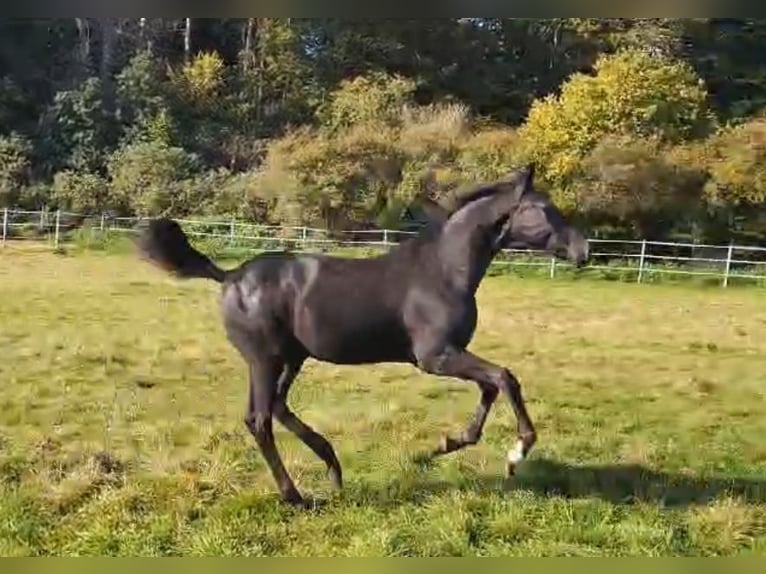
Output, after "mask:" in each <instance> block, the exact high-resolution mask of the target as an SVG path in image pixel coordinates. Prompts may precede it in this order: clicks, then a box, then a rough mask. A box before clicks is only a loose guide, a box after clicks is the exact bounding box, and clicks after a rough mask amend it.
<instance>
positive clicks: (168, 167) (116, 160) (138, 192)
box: [108, 142, 199, 216]
mask: <svg viewBox="0 0 766 574" xmlns="http://www.w3.org/2000/svg"><path fill="white" fill-rule="evenodd" d="M108 169H109V176H110V178H111V187H112V197H113V199H114V201H115V202H116V203H117V205H119V206H120V207H127V208H129V209H130V210H131V211H133V212H135V213H137V214H138V215H142V216H149V215H152V216H156V215H160V214H164V213H167V212H173V213H175V214H177V213H184V212H186V211H187V210H190V209H194V208H195V207H196V205H195V202H194V200H195V199H198V198H196V197H195V190H194V188H193V186H192V185H190V181H189V180H190V178H191V177H192V176H193V175H194V174H195V173H196V172H197V171H198V170H199V164H198V160H197V158H196V157H195V156H193V155H191V154H189V153H187V152H186V151H184V150H183V149H182V148H178V147H169V146H166V145H164V144H161V143H158V142H149V143H137V144H132V145H130V146H127V147H125V148H122V149H120V150H118V151H117V152H116V153H115V154H114V155H113V156H112V157H111V158H110V160H109V164H108Z"/></svg>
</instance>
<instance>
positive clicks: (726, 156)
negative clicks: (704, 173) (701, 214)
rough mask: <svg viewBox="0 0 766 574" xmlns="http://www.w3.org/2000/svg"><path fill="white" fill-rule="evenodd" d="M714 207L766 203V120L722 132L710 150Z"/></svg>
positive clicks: (708, 190) (708, 187) (710, 192)
mask: <svg viewBox="0 0 766 574" xmlns="http://www.w3.org/2000/svg"><path fill="white" fill-rule="evenodd" d="M707 158H708V162H709V171H710V176H711V178H710V181H709V182H708V184H707V185H706V186H705V193H706V196H707V198H708V199H709V200H710V201H711V202H713V203H722V202H726V203H731V204H742V203H748V204H763V203H766V117H758V118H755V119H753V120H752V121H749V122H747V123H744V124H740V125H737V126H731V127H726V128H724V129H722V130H721V131H720V132H719V133H718V134H716V136H715V137H714V138H711V141H710V143H709V145H708V147H707Z"/></svg>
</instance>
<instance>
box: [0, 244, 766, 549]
mask: <svg viewBox="0 0 766 574" xmlns="http://www.w3.org/2000/svg"><path fill="white" fill-rule="evenodd" d="M217 293H218V286H216V285H214V284H212V283H210V282H205V281H188V282H179V281H176V280H174V279H171V278H168V277H167V276H166V275H164V274H163V273H161V272H160V271H158V270H155V269H153V268H150V267H149V266H148V265H146V264H143V263H141V262H138V261H137V260H135V259H134V258H132V257H128V256H125V255H114V254H112V255H108V254H101V253H78V254H76V255H72V254H70V255H66V254H53V253H50V252H42V251H41V252H34V251H31V250H28V249H24V250H21V249H17V248H13V247H9V248H6V249H4V250H2V251H0V555H3V556H9V555H49V554H55V555H62V554H63V555H103V554H109V555H233V554H237V555H290V556H298V555H300V556H304V555H312V556H330V555H343V556H382V555H395V556H422V555H437V556H444V555H484V556H498V555H527V556H537V555H544V556H551V555H586V556H589V555H652V556H656V555H732V554H741V553H756V554H763V553H764V552H766V440H765V439H764V437H766V400H764V399H765V398H766V386H765V385H766V382H765V381H764V372H766V369H765V367H766V337H764V333H766V303H765V302H766V296H764V292H763V290H762V289H758V288H735V289H725V290H724V289H720V288H718V287H704V286H698V285H697V286H695V285H690V286H685V285H680V284H677V285H635V284H625V283H614V282H608V281H596V280H581V281H574V280H571V279H562V280H547V279H545V280H540V279H533V278H526V279H519V278H513V277H509V276H492V277H487V278H486V279H485V280H484V282H483V283H482V286H481V288H480V290H479V293H478V300H479V305H480V318H479V326H478V329H477V333H476V337H475V339H474V342H473V344H472V345H471V349H472V350H476V351H477V352H479V353H480V354H482V355H483V356H485V357H486V358H488V359H490V360H492V361H496V362H498V363H501V364H503V365H505V366H508V367H509V368H510V369H511V370H512V371H513V372H514V373H515V374H516V375H517V376H518V378H519V380H520V381H521V384H522V387H523V391H524V396H525V399H526V401H527V405H528V408H529V410H530V414H531V416H532V418H533V420H534V422H535V424H536V426H537V429H538V431H539V442H538V443H537V445H536V447H535V449H534V450H533V451H532V453H531V454H530V458H529V459H528V460H527V461H526V462H525V463H523V464H522V465H521V466H520V467H519V469H518V474H517V476H516V477H515V478H514V479H513V480H512V481H510V482H509V481H506V480H505V479H504V478H503V475H504V461H505V453H506V450H507V449H508V448H509V447H511V446H512V445H513V444H514V442H515V438H516V437H515V420H514V419H513V415H512V411H511V408H510V406H509V405H508V403H507V401H504V400H498V402H497V403H496V404H495V406H494V407H493V410H492V412H491V414H490V416H489V419H488V422H487V426H486V430H485V435H484V437H483V439H482V441H481V442H480V443H479V444H478V445H477V446H474V447H469V448H467V449H465V450H463V451H460V452H458V453H454V454H452V455H448V456H445V457H442V458H440V459H438V460H437V461H435V462H434V463H433V464H429V465H423V464H421V463H419V462H418V459H417V456H416V455H417V454H418V453H419V452H421V451H423V450H426V449H430V448H432V447H433V446H434V445H435V444H436V441H438V439H439V437H440V435H441V434H442V433H443V432H455V431H459V430H460V429H462V428H463V427H464V425H465V423H466V421H467V420H468V419H469V417H470V416H471V415H472V413H473V411H474V409H475V407H476V401H477V397H478V391H477V389H476V386H475V385H474V384H472V383H463V382H460V381H457V380H452V379H444V378H437V377H433V376H428V375H424V374H421V373H419V372H418V371H416V370H415V369H413V368H410V367H406V366H390V365H389V366H383V365H381V366H376V367H372V368H371V367H349V366H333V365H328V364H320V363H317V362H314V361H309V362H307V364H306V366H305V367H304V369H303V371H302V372H301V375H300V377H299V378H298V379H297V381H296V383H295V385H294V387H293V390H292V392H291V395H290V403H291V406H292V407H293V408H294V410H295V411H296V413H297V414H299V415H300V416H301V417H302V418H304V420H306V422H307V423H308V424H310V425H312V426H313V427H314V428H316V429H317V430H318V431H320V432H321V433H322V434H324V435H325V436H327V438H328V439H329V440H330V441H331V442H332V444H333V446H334V447H335V449H336V452H337V453H338V456H339V458H340V461H341V464H342V465H343V469H344V480H345V486H344V490H343V491H342V492H341V493H333V492H332V491H331V490H330V486H329V483H328V481H327V479H326V477H325V469H324V464H323V463H322V462H321V461H320V460H318V459H317V458H316V456H314V454H313V453H311V452H310V451H309V450H308V449H307V448H306V447H305V446H304V445H303V444H301V443H300V442H299V441H298V440H297V439H296V438H295V437H293V436H292V435H291V434H289V433H288V432H286V431H285V430H284V429H282V427H280V426H279V425H275V431H276V433H277V446H278V448H279V449H280V452H281V453H282V456H283V458H284V460H285V463H286V465H287V467H288V469H289V471H290V473H291V475H292V476H293V477H294V478H295V480H296V483H297V486H298V487H299V488H300V489H301V491H302V493H303V494H304V495H305V496H306V497H315V498H316V499H318V503H317V507H316V508H315V509H313V510H309V511H302V510H296V509H294V508H291V507H288V506H286V505H283V504H282V503H280V502H279V500H278V497H277V495H276V494H275V492H274V489H273V481H272V478H271V476H270V474H269V471H268V469H267V467H266V465H265V463H264V461H263V459H262V457H261V455H260V453H259V452H258V450H257V448H256V446H255V444H254V441H253V439H252V437H251V436H250V434H249V433H248V432H247V430H246V428H245V426H244V424H243V416H244V409H245V402H246V398H247V394H246V393H247V384H246V367H245V365H244V363H243V362H242V360H241V359H240V357H239V356H238V355H237V354H236V352H235V351H234V349H233V348H232V347H231V346H230V345H229V344H228V342H227V341H226V339H225V337H224V333H223V328H222V326H221V323H220V320H219V310H218V303H217V300H216V296H217Z"/></svg>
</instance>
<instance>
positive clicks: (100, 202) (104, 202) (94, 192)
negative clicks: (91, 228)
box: [53, 170, 110, 213]
mask: <svg viewBox="0 0 766 574" xmlns="http://www.w3.org/2000/svg"><path fill="white" fill-rule="evenodd" d="M53 197H54V199H55V200H56V202H57V203H58V204H59V206H61V207H64V208H66V209H70V210H72V211H76V212H80V213H98V212H100V211H102V210H104V209H106V208H107V207H109V203H110V197H109V186H108V184H107V182H106V180H105V179H104V178H102V177H101V176H100V175H98V174H95V173H90V172H76V171H72V170H65V171H61V172H59V173H57V174H56V175H55V176H54V178H53Z"/></svg>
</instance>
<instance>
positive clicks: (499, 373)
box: [418, 347, 537, 476]
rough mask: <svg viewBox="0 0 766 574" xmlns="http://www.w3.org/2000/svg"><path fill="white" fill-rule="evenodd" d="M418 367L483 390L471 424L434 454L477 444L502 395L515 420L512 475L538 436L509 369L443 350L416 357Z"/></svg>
mask: <svg viewBox="0 0 766 574" xmlns="http://www.w3.org/2000/svg"><path fill="white" fill-rule="evenodd" d="M418 365H419V366H420V368H422V369H423V370H424V371H426V372H428V373H431V374H435V375H441V376H447V377H456V378H460V379H463V380H472V381H475V382H476V383H477V384H478V385H479V387H480V388H481V389H482V397H481V401H480V403H479V407H478V408H477V411H476V415H475V417H474V420H473V421H472V423H471V424H470V425H469V426H468V428H467V429H466V431H464V432H463V435H462V436H461V437H460V438H459V439H451V438H449V437H448V438H447V439H445V440H444V441H443V443H442V445H441V446H440V448H439V449H437V451H436V454H445V453H447V452H452V451H455V450H458V449H459V448H463V447H464V446H466V445H469V444H476V442H477V441H478V439H479V438H480V437H481V433H482V430H483V428H484V423H485V421H486V417H487V413H488V412H489V408H490V407H491V405H492V403H493V402H494V400H495V397H496V396H497V394H498V392H502V393H503V394H504V395H505V396H506V398H507V399H508V401H509V402H510V403H511V406H512V407H513V411H514V414H515V416H516V422H517V430H518V442H517V443H516V446H515V448H514V449H512V450H509V451H508V460H507V466H506V472H507V473H508V475H509V476H510V475H512V474H514V471H515V468H516V465H518V464H519V463H520V462H521V461H522V460H524V458H525V457H526V456H527V454H528V453H529V451H530V450H531V449H532V447H533V446H534V444H535V442H536V440H537V435H536V433H535V427H534V425H533V424H532V420H531V419H530V417H529V413H528V412H527V409H526V405H525V404H524V399H523V398H522V395H521V386H520V385H519V382H518V381H517V380H516V377H514V376H513V375H512V374H511V372H510V371H509V370H508V369H505V368H502V367H500V366H498V365H495V364H494V363H491V362H489V361H486V360H484V359H482V358H481V357H477V356H476V355H474V354H473V353H471V352H469V351H466V350H463V349H456V348H454V347H446V348H443V349H440V350H439V351H438V352H429V353H424V354H423V355H422V356H420V357H418Z"/></svg>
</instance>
